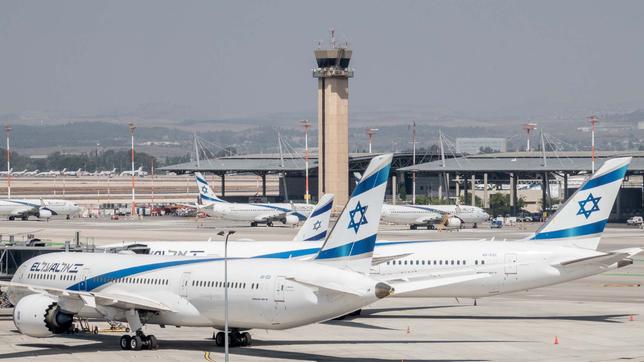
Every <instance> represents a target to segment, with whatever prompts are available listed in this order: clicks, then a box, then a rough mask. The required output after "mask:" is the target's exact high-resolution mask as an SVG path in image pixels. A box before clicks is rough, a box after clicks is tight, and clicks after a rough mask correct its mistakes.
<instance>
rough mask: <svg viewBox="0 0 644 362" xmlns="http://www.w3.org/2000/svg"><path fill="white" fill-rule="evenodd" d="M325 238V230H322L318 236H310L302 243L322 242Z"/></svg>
mask: <svg viewBox="0 0 644 362" xmlns="http://www.w3.org/2000/svg"><path fill="white" fill-rule="evenodd" d="M325 237H326V230H324V231H323V232H321V233H319V234H317V235H315V236H311V237H310V238H308V239H305V240H304V241H316V240H324V238H325Z"/></svg>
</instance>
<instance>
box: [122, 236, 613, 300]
mask: <svg viewBox="0 0 644 362" xmlns="http://www.w3.org/2000/svg"><path fill="white" fill-rule="evenodd" d="M137 244H145V245H146V246H147V247H148V248H149V249H150V250H149V252H150V254H153V255H182V256H191V255H192V256H205V255H211V256H222V255H223V254H224V244H223V243H222V242H212V241H211V242H163V241H159V242H148V243H137ZM125 245H127V244H125ZM321 245H322V243H321V242H316V241H311V242H288V241H285V242H281V241H268V242H246V241H231V242H228V256H229V257H236V258H258V259H264V258H283V259H303V260H307V259H310V258H312V257H314V256H315V254H316V253H317V251H318V250H319V248H320V246H321ZM111 246H112V247H117V246H118V245H116V244H114V245H111ZM600 254H602V252H598V251H595V250H589V249H582V248H576V247H566V246H557V245H548V244H547V243H539V242H531V241H503V242H499V241H444V242H443V241H382V240H381V241H377V242H376V247H375V251H374V257H376V258H388V257H396V256H402V257H398V258H395V259H393V260H390V261H386V262H383V263H380V264H377V265H375V266H373V267H372V270H371V272H372V274H373V276H374V277H376V278H378V277H382V278H381V279H385V277H387V276H394V275H400V274H407V275H408V276H409V277H413V276H419V275H425V274H429V273H433V272H449V273H455V274H454V275H458V274H459V271H463V273H465V269H471V268H474V269H476V271H477V272H489V273H491V274H492V276H490V277H488V278H483V279H477V280H472V281H467V282H463V283H458V284H453V285H449V286H445V287H437V288H431V289H427V290H420V291H415V292H411V293H404V294H394V295H393V296H394V297H474V298H479V297H485V296H491V295H497V294H504V293H512V292H516V291H520V290H525V289H533V288H539V287H544V286H548V285H552V284H558V283H563V282H567V281H570V280H574V279H579V278H583V277H586V276H590V275H595V274H599V273H602V272H604V271H606V270H612V269H615V268H617V267H618V266H617V263H615V264H614V265H611V266H609V267H603V266H597V265H589V266H583V267H579V266H575V267H568V268H562V267H557V265H558V263H559V262H561V261H565V260H571V259H581V258H585V257H590V256H597V255H600Z"/></svg>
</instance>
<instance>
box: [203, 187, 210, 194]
mask: <svg viewBox="0 0 644 362" xmlns="http://www.w3.org/2000/svg"><path fill="white" fill-rule="evenodd" d="M201 192H202V193H204V194H207V193H208V188H207V187H206V186H201Z"/></svg>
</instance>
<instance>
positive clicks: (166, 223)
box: [0, 217, 644, 361]
mask: <svg viewBox="0 0 644 362" xmlns="http://www.w3.org/2000/svg"><path fill="white" fill-rule="evenodd" d="M537 227H538V224H536V223H535V224H527V227H525V228H518V227H513V228H503V229H500V230H491V229H489V228H488V227H487V226H485V225H484V226H482V227H481V228H479V229H475V230H462V231H452V232H437V231H426V230H415V231H411V230H408V229H406V228H405V227H404V226H393V225H383V226H382V228H381V229H382V230H381V233H380V235H379V238H380V239H387V240H409V239H431V240H476V239H482V238H490V237H495V238H496V240H503V239H508V240H512V239H517V238H522V237H525V236H526V235H528V234H529V233H530V232H531V231H534V230H535V229H536V228H537ZM221 229H234V230H236V231H237V233H236V234H235V235H234V239H255V240H258V239H261V240H289V239H290V238H291V237H292V236H293V235H294V234H295V232H296V229H294V228H291V227H287V226H277V227H272V228H267V227H257V228H251V227H249V226H247V225H245V224H243V223H234V222H227V221H222V220H211V219H206V220H203V219H197V220H195V219H188V218H184V219H182V218H172V217H155V218H146V219H144V220H140V221H131V220H119V221H110V220H103V219H99V220H97V219H73V220H71V221H66V220H52V221H49V222H45V221H27V222H22V221H14V222H9V221H0V230H1V233H2V234H3V236H4V237H5V239H6V235H9V234H13V235H15V238H16V240H21V238H24V237H25V235H26V234H27V233H33V234H35V236H36V237H40V238H42V239H47V240H50V241H52V242H63V241H65V240H72V239H73V236H74V234H75V231H79V232H80V235H81V238H80V241H81V242H91V243H95V244H96V245H101V244H106V243H114V242H119V241H121V240H141V241H144V240H177V242H179V241H180V240H208V238H212V239H213V240H214V241H217V240H220V239H221V238H220V237H218V236H216V233H217V232H218V231H219V230H221ZM249 243H252V242H250V241H249ZM633 246H640V247H641V246H644V231H642V230H641V229H635V228H629V227H626V226H625V225H623V224H622V225H609V228H608V229H607V231H606V232H605V235H604V238H603V239H602V243H601V246H600V248H601V249H606V250H607V249H617V248H625V247H633ZM643 282H644V255H638V256H636V257H635V261H634V264H633V265H631V266H628V267H626V268H623V269H618V270H616V271H609V272H606V273H604V274H601V275H597V276H594V277H590V278H585V279H581V280H577V281H573V282H569V283H565V284H562V285H557V286H551V287H545V288H540V289H535V290H529V291H524V292H518V293H514V294H509V295H502V296H495V297H489V298H484V299H479V300H478V301H477V304H478V305H477V306H475V305H474V301H473V300H472V299H461V300H456V299H454V298H451V299H449V298H435V299H429V298H409V299H396V298H391V299H384V300H381V301H379V302H377V303H375V304H373V305H371V306H370V307H368V308H366V309H364V310H363V313H362V315H360V316H357V317H351V318H347V319H345V320H340V321H331V322H326V323H322V324H316V325H310V326H305V327H300V328H296V329H291V330H285V331H265V330H253V331H251V333H252V336H253V345H252V346H251V347H243V348H231V350H230V353H231V360H232V361H275V360H288V361H401V360H402V361H431V360H455V361H535V360H539V361H544V360H546V361H617V360H631V361H644V289H643V288H642V286H641V285H642V283H643ZM231 307H233V308H234V306H231ZM90 323H91V324H92V326H94V325H96V326H98V327H99V328H100V329H101V331H100V333H99V334H98V335H94V334H89V333H87V334H84V333H80V334H77V335H65V336H57V337H52V338H46V339H37V338H31V337H27V336H24V335H21V334H19V333H18V332H17V331H16V328H15V326H14V325H13V322H12V320H11V316H10V315H5V316H2V317H0V359H7V360H26V359H29V360H36V359H38V360H43V359H44V360H46V361H108V360H109V361H117V360H132V361H134V360H137V361H142V360H146V361H147V360H163V361H186V360H206V361H223V359H224V356H223V353H222V352H223V350H222V349H221V348H218V347H216V346H215V345H214V341H213V340H212V339H211V338H212V332H213V330H212V329H207V328H175V327H167V328H159V327H158V326H147V327H146V332H147V333H148V334H154V335H155V336H157V338H158V339H159V341H160V349H159V350H156V351H137V352H134V351H122V350H121V349H120V348H119V346H118V339H119V338H120V336H121V334H122V333H123V332H108V331H105V330H104V329H106V328H107V324H106V323H103V322H90ZM556 342H557V343H556Z"/></svg>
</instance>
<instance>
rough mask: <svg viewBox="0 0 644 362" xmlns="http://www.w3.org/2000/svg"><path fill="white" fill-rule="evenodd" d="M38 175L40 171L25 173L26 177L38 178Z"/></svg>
mask: <svg viewBox="0 0 644 362" xmlns="http://www.w3.org/2000/svg"><path fill="white" fill-rule="evenodd" d="M36 175H38V170H33V171H27V172H25V173H24V176H36Z"/></svg>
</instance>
